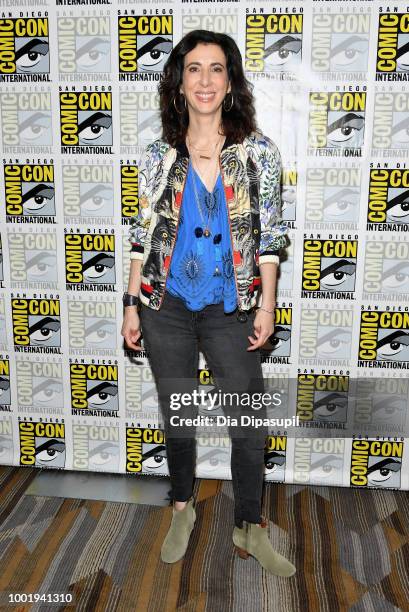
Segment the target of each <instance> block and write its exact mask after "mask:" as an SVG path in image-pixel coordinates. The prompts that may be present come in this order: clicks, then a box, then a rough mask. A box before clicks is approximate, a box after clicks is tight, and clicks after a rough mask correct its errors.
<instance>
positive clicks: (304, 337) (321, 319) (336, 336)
mask: <svg viewBox="0 0 409 612" xmlns="http://www.w3.org/2000/svg"><path fill="white" fill-rule="evenodd" d="M354 318H355V314H354V311H353V309H352V308H351V306H350V305H349V304H348V302H344V303H342V302H337V303H336V302H332V303H331V302H330V303H328V304H323V305H322V307H321V306H320V308H317V307H316V305H314V306H312V307H307V306H306V305H302V308H301V317H300V319H301V320H300V337H299V347H298V354H299V362H300V363H302V364H305V365H308V366H324V367H328V366H329V365H334V366H348V364H349V362H350V359H351V346H352V326H353V322H354Z"/></svg>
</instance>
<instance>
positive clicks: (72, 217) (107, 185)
mask: <svg viewBox="0 0 409 612" xmlns="http://www.w3.org/2000/svg"><path fill="white" fill-rule="evenodd" d="M62 180H63V205H64V217H65V219H64V220H65V223H67V224H70V223H75V224H78V223H82V222H84V221H86V222H93V223H95V222H97V220H100V221H101V222H105V224H106V225H112V224H113V214H114V187H113V168H112V165H111V164H109V165H102V164H98V165H97V164H95V163H94V164H91V163H90V164H75V165H71V164H68V163H67V164H63V166H62Z"/></svg>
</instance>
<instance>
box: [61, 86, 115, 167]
mask: <svg viewBox="0 0 409 612" xmlns="http://www.w3.org/2000/svg"><path fill="white" fill-rule="evenodd" d="M62 89H63V88H62V87H60V92H59V95H60V130H61V153H70V154H78V153H87V154H92V155H94V154H96V153H103V154H106V153H108V154H110V153H112V143H113V140H112V139H113V135H112V92H111V91H110V89H111V86H110V85H108V86H107V89H108V91H69V90H67V91H62ZM67 89H68V88H67Z"/></svg>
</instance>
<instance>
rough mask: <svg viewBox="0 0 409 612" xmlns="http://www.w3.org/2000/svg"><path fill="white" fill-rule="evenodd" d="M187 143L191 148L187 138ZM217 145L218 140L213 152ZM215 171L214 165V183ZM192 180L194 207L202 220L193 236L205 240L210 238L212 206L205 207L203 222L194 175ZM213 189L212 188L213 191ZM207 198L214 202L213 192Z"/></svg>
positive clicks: (214, 178)
mask: <svg viewBox="0 0 409 612" xmlns="http://www.w3.org/2000/svg"><path fill="white" fill-rule="evenodd" d="M187 141H188V144H189V146H191V142H190V139H189V137H187ZM219 144H220V138H219V140H218V142H217V143H216V147H215V151H216V148H217V146H218V145H219ZM192 148H193V147H192ZM191 164H192V170H194V168H193V163H192V162H191ZM217 170H218V165H216V171H215V173H214V176H213V182H215V181H216V176H217ZM192 178H193V191H194V194H195V200H196V205H197V209H198V211H199V215H200V218H201V220H202V225H203V227H196V228H195V230H194V232H195V236H196V238H201V237H202V236H204V237H205V238H209V237H210V236H211V231H210V228H209V221H210V212H211V210H212V208H213V206H211V204H210V203H209V206H207V209H208V214H207V222H205V220H204V215H203V211H202V205H201V202H200V198H199V194H198V191H197V185H196V176H195V174H194V173H193V177H192ZM214 187H215V185H214ZM214 187H213V191H214ZM209 197H210V198H212V199H213V200H214V194H213V192H212V193H210V192H209Z"/></svg>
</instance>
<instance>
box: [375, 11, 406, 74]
mask: <svg viewBox="0 0 409 612" xmlns="http://www.w3.org/2000/svg"><path fill="white" fill-rule="evenodd" d="M408 23H409V13H381V14H380V15H379V21H378V48H377V53H376V80H377V81H390V80H391V77H390V75H393V77H392V80H393V81H406V78H407V76H406V74H405V73H407V72H408V71H409V28H408Z"/></svg>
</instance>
